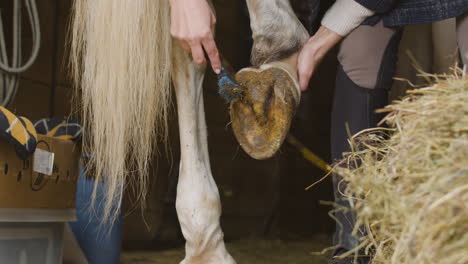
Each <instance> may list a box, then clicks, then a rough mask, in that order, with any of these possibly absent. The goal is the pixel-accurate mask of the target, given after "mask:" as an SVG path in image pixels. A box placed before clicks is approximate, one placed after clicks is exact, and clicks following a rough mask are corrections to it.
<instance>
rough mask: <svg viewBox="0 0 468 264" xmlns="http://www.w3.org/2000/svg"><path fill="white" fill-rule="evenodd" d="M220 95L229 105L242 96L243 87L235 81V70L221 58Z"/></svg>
mask: <svg viewBox="0 0 468 264" xmlns="http://www.w3.org/2000/svg"><path fill="white" fill-rule="evenodd" d="M218 94H219V95H220V96H221V97H223V98H224V100H225V101H226V103H228V104H229V103H231V101H232V100H234V99H236V98H239V97H240V96H241V95H242V90H241V87H240V85H239V84H238V83H237V82H236V80H235V79H234V69H233V68H232V67H231V65H230V64H229V62H228V61H227V60H226V59H224V58H223V57H221V71H220V73H219V74H218Z"/></svg>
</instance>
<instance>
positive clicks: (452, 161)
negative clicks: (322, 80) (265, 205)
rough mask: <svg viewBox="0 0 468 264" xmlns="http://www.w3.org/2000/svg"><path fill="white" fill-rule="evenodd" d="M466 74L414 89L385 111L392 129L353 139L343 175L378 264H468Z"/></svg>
mask: <svg viewBox="0 0 468 264" xmlns="http://www.w3.org/2000/svg"><path fill="white" fill-rule="evenodd" d="M460 75H461V74H460V73H459V74H458V76H456V75H455V76H450V77H447V78H446V79H444V80H440V79H438V78H437V77H435V78H436V84H435V85H433V86H431V87H427V88H423V89H418V90H413V91H410V92H409V93H408V95H407V96H406V97H405V98H403V99H402V100H401V101H398V102H395V103H394V104H392V105H390V106H388V107H387V108H385V109H384V110H383V111H388V112H389V114H388V115H387V117H386V118H385V119H384V120H385V122H386V123H387V124H389V127H390V128H379V129H372V130H368V131H363V132H361V133H359V134H357V135H355V136H353V137H352V138H351V139H350V143H351V145H352V147H353V151H352V152H351V153H347V154H346V155H345V159H344V160H343V161H342V164H341V165H344V164H347V165H348V166H339V168H337V170H338V173H340V174H341V175H342V176H343V178H344V180H345V181H347V182H348V186H347V189H346V191H345V194H346V196H347V197H348V199H349V201H350V202H351V205H352V207H353V208H354V209H355V210H356V212H357V224H356V228H355V232H356V233H357V231H358V227H361V228H364V229H365V230H366V232H367V235H366V236H365V237H363V238H361V241H360V242H361V244H360V247H359V248H360V249H361V250H362V249H365V250H366V253H368V254H371V255H373V256H374V263H385V264H389V263H392V264H410V263H411V264H414V263H437V264H462V263H468V79H467V78H466V76H460ZM433 77H434V76H433ZM353 197H354V198H353Z"/></svg>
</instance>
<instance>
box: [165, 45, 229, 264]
mask: <svg viewBox="0 0 468 264" xmlns="http://www.w3.org/2000/svg"><path fill="white" fill-rule="evenodd" d="M173 65H174V68H173V80H174V85H175V91H176V95H177V110H178V116H179V133H180V147H181V161H180V171H179V182H178V185H177V200H176V208H177V215H178V217H179V221H180V225H181V228H182V233H183V235H184V237H185V239H186V246H185V249H186V256H185V259H184V260H183V261H182V262H181V263H182V264H234V263H235V261H234V259H233V258H232V257H231V256H230V255H229V253H228V252H227V250H226V248H225V245H224V240H223V237H224V234H223V231H222V230H221V226H220V223H219V218H220V216H221V202H220V198H219V193H218V188H217V186H216V183H215V181H214V179H213V176H212V174H211V168H210V160H209V156H208V144H207V131H206V122H205V110H204V106H203V89H202V84H203V78H204V72H205V67H202V66H198V65H196V64H194V63H193V61H192V60H191V59H190V57H189V55H188V54H187V53H186V52H184V51H183V50H182V49H181V48H180V47H179V44H177V43H174V51H173Z"/></svg>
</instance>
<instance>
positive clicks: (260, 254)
mask: <svg viewBox="0 0 468 264" xmlns="http://www.w3.org/2000/svg"><path fill="white" fill-rule="evenodd" d="M328 240H329V239H328V238H327V237H325V236H324V237H317V238H316V239H314V240H309V241H300V242H284V241H280V240H242V241H235V242H230V243H227V248H228V250H229V252H230V253H231V254H232V256H233V257H234V258H235V259H236V261H237V263H239V264H326V263H327V258H326V257H325V256H320V255H318V254H317V252H319V251H321V250H323V249H324V248H326V247H327V246H328V245H329V243H328ZM183 257H184V250H183V249H182V248H181V249H173V250H165V251H132V252H125V253H124V254H123V256H122V264H178V263H179V262H180V261H181V260H182V259H183Z"/></svg>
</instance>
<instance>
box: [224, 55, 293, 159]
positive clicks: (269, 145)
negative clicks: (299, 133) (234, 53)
mask: <svg viewBox="0 0 468 264" xmlns="http://www.w3.org/2000/svg"><path fill="white" fill-rule="evenodd" d="M236 81H237V82H238V83H239V85H240V86H241V87H242V97H240V98H238V99H235V100H234V101H232V103H231V107H230V115H231V121H232V128H233V130H234V134H235V136H236V138H237V141H238V142H239V144H240V145H241V147H242V149H244V150H245V152H247V154H249V155H250V156H251V157H252V158H255V159H267V158H270V157H272V156H273V155H274V154H275V153H276V152H277V151H278V149H279V148H280V146H281V144H282V143H283V141H284V139H285V137H286V134H287V133H288V131H289V127H290V125H291V120H292V117H293V116H294V112H295V110H296V107H297V105H298V103H299V100H300V90H299V84H298V82H297V80H296V78H295V77H294V76H293V75H292V74H291V73H290V71H288V70H287V69H286V68H285V67H282V66H281V64H275V63H271V64H265V65H262V66H260V67H259V68H245V69H242V70H241V71H239V72H238V73H237V74H236Z"/></svg>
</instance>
